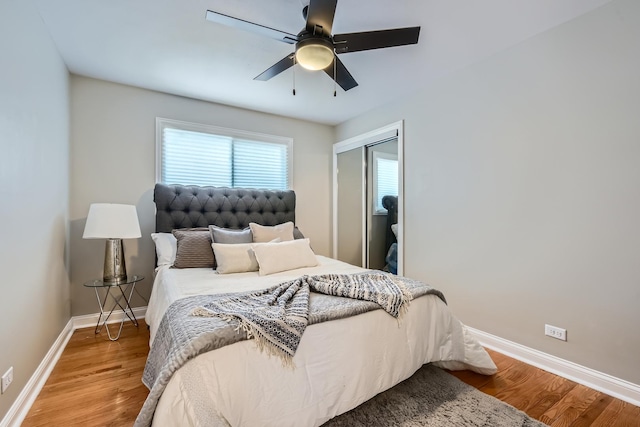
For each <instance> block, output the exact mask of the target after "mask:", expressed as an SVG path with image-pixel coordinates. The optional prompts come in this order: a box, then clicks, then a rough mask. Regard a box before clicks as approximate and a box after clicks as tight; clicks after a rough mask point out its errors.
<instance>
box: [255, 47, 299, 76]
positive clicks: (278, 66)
mask: <svg viewBox="0 0 640 427" xmlns="http://www.w3.org/2000/svg"><path fill="white" fill-rule="evenodd" d="M294 57H295V54H294V53H290V54H289V55H287V56H285V57H284V58H282V59H281V60H280V61H278V62H276V63H275V64H273V65H272V66H271V67H269V68H267V69H266V70H264V71H263V72H262V73H261V74H260V75H258V76H256V77H255V78H254V79H253V80H262V81H267V80H269V79H270V78H272V77H275V76H277V75H278V74H280V73H281V72H283V71H284V70H287V69H289V68H291V67H293V63H294V62H293V58H294Z"/></svg>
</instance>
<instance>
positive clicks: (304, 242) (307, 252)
mask: <svg viewBox="0 0 640 427" xmlns="http://www.w3.org/2000/svg"><path fill="white" fill-rule="evenodd" d="M254 236H255V235H254ZM253 251H254V252H255V257H256V260H257V261H258V266H259V270H260V275H261V276H264V275H267V274H272V273H278V272H280V271H288V270H295V269H296V268H303V267H315V266H316V265H318V259H317V258H316V255H315V254H314V253H313V251H312V250H311V246H309V239H297V240H293V241H289V242H282V243H263V244H260V245H256V244H254V245H253ZM216 256H217V254H216Z"/></svg>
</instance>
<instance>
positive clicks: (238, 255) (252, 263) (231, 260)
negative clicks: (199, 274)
mask: <svg viewBox="0 0 640 427" xmlns="http://www.w3.org/2000/svg"><path fill="white" fill-rule="evenodd" d="M279 241H280V239H274V240H272V241H271V242H270V243H258V244H256V243H212V244H211V247H212V248H213V253H214V254H215V258H216V262H217V264H218V266H217V267H216V271H217V272H218V273H220V274H229V273H246V272H247V271H258V261H257V260H256V255H255V253H254V252H253V248H254V247H255V246H261V245H267V244H276V243H277V242H279Z"/></svg>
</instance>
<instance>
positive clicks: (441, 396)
mask: <svg viewBox="0 0 640 427" xmlns="http://www.w3.org/2000/svg"><path fill="white" fill-rule="evenodd" d="M545 425H546V424H543V423H541V422H539V421H537V420H535V419H533V418H531V417H529V416H528V415H527V414H525V413H524V412H522V411H519V410H517V409H516V408H514V407H513V406H510V405H507V404H506V403H504V402H501V401H500V400H498V399H496V398H494V397H492V396H489V395H487V394H485V393H483V392H481V391H479V390H477V389H475V388H473V387H471V386H470V385H468V384H465V383H464V382H462V381H460V380H459V379H457V378H456V377H454V376H453V375H450V374H448V373H446V372H445V371H443V370H442V369H439V368H436V367H435V366H431V365H425V366H423V367H422V368H420V369H419V370H418V372H416V373H415V374H414V375H413V376H412V377H411V378H409V379H407V380H406V381H403V382H402V383H400V384H398V385H397V386H395V387H393V388H391V389H389V390H387V391H385V392H383V393H380V394H379V395H377V396H375V397H373V398H372V399H370V400H368V401H366V402H364V403H363V404H362V405H360V406H358V407H357V408H355V409H353V410H351V411H349V412H346V413H344V414H342V415H340V416H337V417H335V418H333V419H331V420H329V421H328V422H327V423H325V424H323V426H324V427H340V426H345V427H347V426H348V427H358V426H362V427H372V426H373V427H387V426H389V427H391V426H402V427H417V426H483V427H507V426H509V427H511V426H518V427H519V426H523V427H542V426H545Z"/></svg>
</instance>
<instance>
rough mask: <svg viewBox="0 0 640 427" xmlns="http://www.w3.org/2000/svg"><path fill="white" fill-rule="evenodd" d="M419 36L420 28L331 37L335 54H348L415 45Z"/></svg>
mask: <svg viewBox="0 0 640 427" xmlns="http://www.w3.org/2000/svg"><path fill="white" fill-rule="evenodd" d="M419 36H420V27H408V28H395V29H393V30H380V31H365V32H362V33H347V34H336V35H335V36H333V43H334V45H335V48H336V53H349V52H358V51H361V50H370V49H381V48H385V47H393V46H405V45H408V44H416V43H418V37H419Z"/></svg>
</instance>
